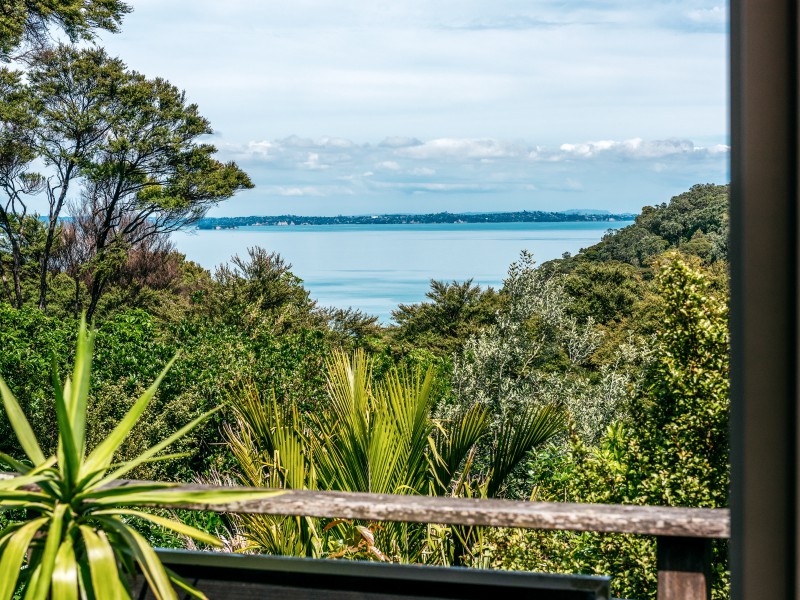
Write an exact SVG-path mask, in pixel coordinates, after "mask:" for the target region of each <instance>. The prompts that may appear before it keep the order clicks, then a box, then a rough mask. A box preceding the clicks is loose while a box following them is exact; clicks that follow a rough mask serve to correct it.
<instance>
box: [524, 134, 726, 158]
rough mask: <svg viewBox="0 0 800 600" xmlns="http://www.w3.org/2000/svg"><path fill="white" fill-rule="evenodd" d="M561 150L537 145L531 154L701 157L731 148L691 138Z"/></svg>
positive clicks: (571, 146) (593, 144) (600, 143)
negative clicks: (699, 141)
mask: <svg viewBox="0 0 800 600" xmlns="http://www.w3.org/2000/svg"><path fill="white" fill-rule="evenodd" d="M559 151H560V152H558V153H553V152H548V151H547V150H546V149H543V148H537V149H536V150H534V151H533V152H532V153H531V155H530V157H531V158H532V159H534V160H563V159H567V158H580V159H591V158H598V159H602V158H603V157H608V158H612V157H614V158H622V159H637V160H641V159H660V158H665V157H670V156H692V155H694V156H697V155H701V154H725V153H727V152H729V151H730V147H729V146H726V145H724V144H717V145H715V146H712V147H710V148H704V147H701V146H696V145H695V144H694V142H692V141H691V140H679V139H669V140H643V139H641V138H633V139H630V140H622V141H614V140H600V141H595V142H581V143H577V144H561V146H560V147H559Z"/></svg>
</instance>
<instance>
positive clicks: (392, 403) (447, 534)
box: [226, 352, 564, 563]
mask: <svg viewBox="0 0 800 600" xmlns="http://www.w3.org/2000/svg"><path fill="white" fill-rule="evenodd" d="M371 371H372V362H371V361H370V360H369V359H368V358H367V357H366V355H365V354H364V353H363V352H356V353H355V355H354V356H353V358H352V359H348V357H347V356H346V355H344V354H343V353H337V354H335V355H334V357H333V358H332V359H331V360H330V361H328V362H327V372H328V375H327V391H328V402H327V404H326V405H324V407H323V408H322V410H320V411H318V412H317V413H314V414H307V413H301V412H300V411H298V410H297V407H296V406H293V405H291V404H287V403H279V402H278V400H277V399H276V398H275V396H272V398H271V399H263V398H261V397H260V396H259V394H258V392H257V391H256V390H255V389H254V388H253V387H247V388H245V389H244V390H243V391H242V393H240V394H237V395H235V396H234V403H233V406H234V409H235V411H236V414H237V424H236V426H235V427H228V428H227V430H226V434H227V438H228V443H229V445H230V447H231V451H232V452H233V454H234V456H235V457H236V460H237V463H238V466H239V476H240V477H241V478H242V479H243V481H245V482H247V483H248V484H250V485H260V486H263V485H270V486H273V487H281V488H295V489H298V488H308V489H325V490H340V491H361V492H373V493H392V494H435V495H446V494H455V495H472V496H495V495H497V494H498V493H499V492H500V491H501V490H502V488H503V485H504V483H505V481H506V479H507V478H508V475H509V474H510V473H511V472H512V471H513V470H514V469H515V467H516V466H517V465H518V464H519V462H520V461H521V460H522V459H523V458H524V456H525V455H526V453H527V452H528V451H529V450H530V449H531V448H533V447H535V446H538V445H540V444H542V443H544V442H545V441H546V440H548V439H549V438H551V437H552V436H553V435H554V434H555V433H557V432H558V431H559V430H560V429H561V428H563V426H564V415H563V413H562V411H560V410H558V409H557V408H555V407H552V406H549V407H545V408H544V409H541V410H539V409H530V410H528V411H527V412H526V413H525V414H523V415H522V416H521V418H519V419H514V420H508V421H506V423H505V424H504V426H503V427H502V428H500V430H499V431H498V432H496V433H490V431H489V428H488V425H489V419H488V415H487V413H486V409H485V408H484V407H482V406H481V405H479V404H476V405H475V406H474V407H472V408H471V409H469V410H468V411H466V413H465V414H463V415H461V416H460V418H458V419H455V420H452V421H437V420H434V419H432V417H431V413H432V410H433V407H434V400H435V399H434V397H433V396H432V393H431V392H432V391H433V382H434V377H433V372H432V370H431V369H430V368H429V369H428V371H427V372H426V373H425V374H424V375H423V374H422V373H421V372H419V371H417V372H412V373H411V374H409V373H408V372H405V371H401V370H397V369H393V370H390V371H389V372H387V373H386V374H385V375H384V377H383V378H382V379H381V380H380V381H378V382H374V381H373V379H372V377H371ZM485 438H486V439H485ZM484 441H485V442H486V443H487V446H488V447H489V455H490V457H491V460H490V465H489V467H488V468H487V469H485V470H483V471H479V470H477V469H474V468H473V461H472V456H473V455H474V453H475V447H476V445H477V444H479V443H482V442H484ZM236 522H237V523H238V524H239V525H240V527H241V528H242V531H243V534H244V536H245V537H246V538H247V539H248V540H249V543H250V547H253V548H258V549H260V550H261V551H265V552H269V553H278V554H294V555H298V554H299V555H303V556H322V555H326V556H342V557H344V556H346V557H351V558H353V557H362V558H363V557H364V556H367V557H371V558H373V559H375V558H378V559H379V560H400V561H424V562H436V561H438V562H442V561H443V562H447V563H449V562H451V561H455V562H459V561H461V560H462V555H463V554H464V553H465V552H466V551H467V550H468V548H469V546H470V544H471V542H472V541H473V540H475V539H477V538H478V531H477V530H475V529H471V528H467V529H464V528H452V529H450V530H443V529H442V528H433V529H432V528H431V527H426V526H424V525H417V524H400V523H384V524H382V525H380V526H376V525H374V524H373V525H370V524H365V525H361V524H359V523H353V522H349V521H334V522H331V523H327V524H325V523H323V522H321V521H320V520H319V519H310V518H285V517H269V516H261V515H259V516H247V515H244V516H240V517H238V518H237V519H236ZM434 531H435V532H436V534H435V535H434V533H433V532H434Z"/></svg>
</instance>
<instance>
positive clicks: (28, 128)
mask: <svg viewBox="0 0 800 600" xmlns="http://www.w3.org/2000/svg"><path fill="white" fill-rule="evenodd" d="M34 124H35V119H34V117H33V115H32V113H31V111H30V97H29V95H28V94H27V93H26V91H25V89H24V87H23V86H22V84H21V77H20V74H19V73H17V72H14V71H10V70H8V69H5V68H3V69H0V192H1V193H2V199H0V241H2V242H3V245H4V246H6V247H7V251H8V254H9V255H10V258H11V261H10V262H11V264H10V270H11V283H9V282H8V280H7V278H6V272H5V268H4V267H3V264H2V260H0V273H1V274H2V279H3V284H4V287H5V290H6V294H7V296H8V299H9V302H10V303H11V304H12V305H13V306H16V307H17V308H19V307H20V306H22V302H23V295H22V282H21V276H22V275H21V274H22V267H23V262H24V256H23V254H24V253H25V252H24V250H25V245H26V239H27V237H28V233H29V231H28V228H29V227H30V226H33V225H34V223H32V222H31V220H30V218H29V214H28V197H29V196H30V195H32V194H36V193H37V192H40V191H41V190H42V188H43V183H44V181H43V178H42V177H41V176H40V175H38V174H37V173H35V172H31V171H30V168H31V163H32V162H33V161H34V159H35V158H36V156H37V153H36V148H35V139H34V131H33V129H34Z"/></svg>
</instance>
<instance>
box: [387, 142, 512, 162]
mask: <svg viewBox="0 0 800 600" xmlns="http://www.w3.org/2000/svg"><path fill="white" fill-rule="evenodd" d="M524 152H525V149H524V147H523V146H522V145H521V144H520V143H518V142H507V141H503V140H493V139H464V138H460V139H459V138H439V139H435V140H430V141H428V142H425V143H423V144H419V145H417V146H410V147H406V148H402V149H400V150H398V154H400V155H402V156H408V157H410V158H416V159H426V160H427V159H436V158H438V159H442V158H456V159H458V158H462V159H463V158H509V157H517V156H521V155H522V154H523V153H524Z"/></svg>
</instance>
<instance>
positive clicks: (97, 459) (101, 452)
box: [84, 356, 178, 473]
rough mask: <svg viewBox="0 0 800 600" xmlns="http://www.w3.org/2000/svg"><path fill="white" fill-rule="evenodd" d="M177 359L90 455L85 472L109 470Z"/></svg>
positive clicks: (168, 365) (171, 362)
mask: <svg viewBox="0 0 800 600" xmlns="http://www.w3.org/2000/svg"><path fill="white" fill-rule="evenodd" d="M177 358H178V357H177V356H175V357H174V358H173V359H172V360H171V361H169V363H167V366H166V367H164V369H163V370H162V371H161V374H160V375H159V376H158V377H157V378H156V380H155V381H154V382H153V384H152V385H151V386H150V387H149V388H147V391H145V393H144V394H142V395H141V396H140V397H139V399H138V400H136V402H134V404H133V406H132V407H131V408H130V410H129V411H128V412H127V413H126V414H125V416H124V417H123V418H122V420H121V421H120V422H119V423H118V424H117V426H116V427H115V428H114V430H113V431H112V432H111V433H109V434H108V436H107V437H106V438H105V439H104V440H103V441H102V442H101V443H100V444H98V445H97V447H96V448H95V449H94V450H93V451H92V452H91V453H90V454H89V457H88V458H87V459H86V463H85V467H84V472H86V473H88V472H90V471H95V470H103V469H106V468H108V466H109V465H110V464H111V461H112V459H113V457H114V453H115V452H116V451H117V449H118V448H119V447H120V446H121V445H122V442H124V441H125V438H126V437H127V436H128V434H129V433H130V432H131V429H133V427H134V426H135V425H136V423H137V422H138V420H139V417H141V416H142V413H144V411H145V410H146V409H147V406H148V405H149V404H150V401H151V400H152V399H153V396H154V395H155V393H156V391H157V390H158V386H159V385H160V384H161V381H162V380H163V379H164V377H165V376H166V374H167V372H168V371H169V369H170V367H172V365H173V363H174V362H175V361H176V360H177Z"/></svg>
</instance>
